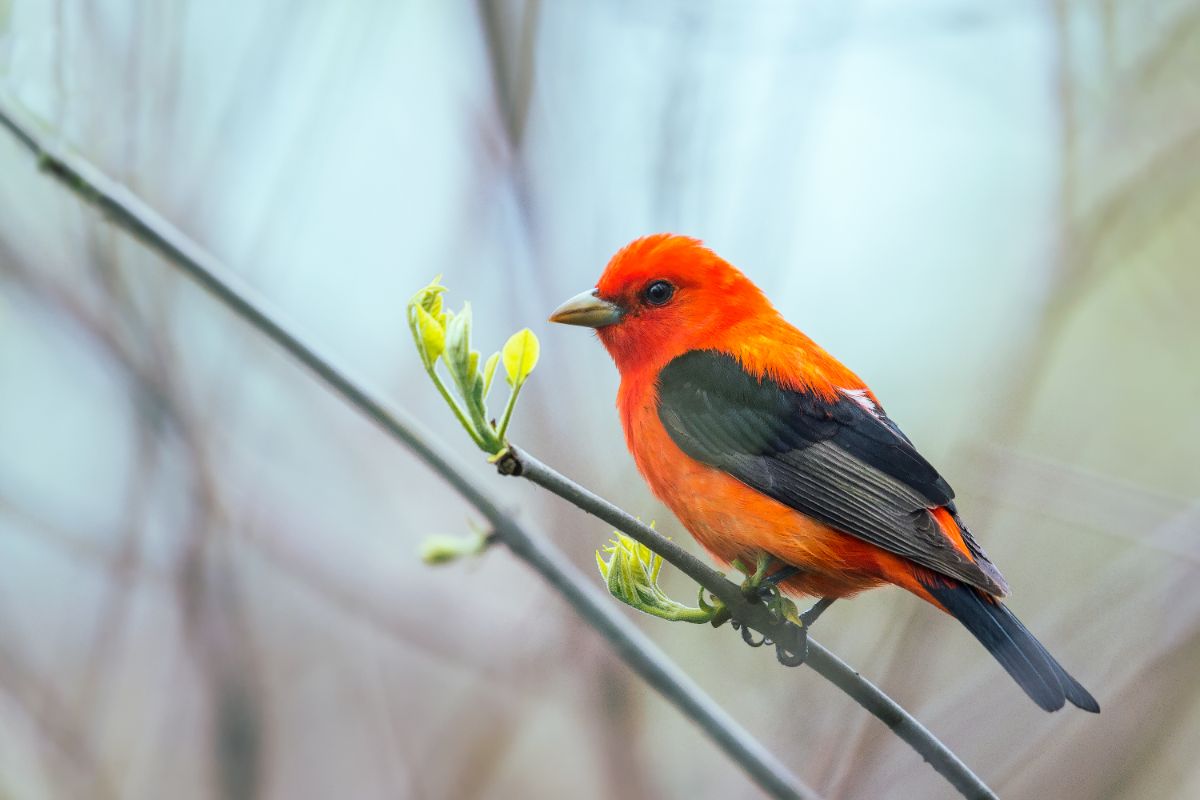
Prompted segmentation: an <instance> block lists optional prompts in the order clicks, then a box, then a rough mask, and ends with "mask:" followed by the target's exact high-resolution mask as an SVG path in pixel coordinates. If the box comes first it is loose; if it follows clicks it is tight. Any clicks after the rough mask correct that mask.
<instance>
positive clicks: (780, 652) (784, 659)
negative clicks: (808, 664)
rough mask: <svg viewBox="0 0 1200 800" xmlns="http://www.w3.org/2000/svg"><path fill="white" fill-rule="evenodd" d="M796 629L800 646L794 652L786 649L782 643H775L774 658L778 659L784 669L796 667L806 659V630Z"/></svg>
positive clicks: (801, 627)
mask: <svg viewBox="0 0 1200 800" xmlns="http://www.w3.org/2000/svg"><path fill="white" fill-rule="evenodd" d="M797 627H799V628H800V642H799V644H800V646H799V648H797V650H796V651H795V652H793V651H792V650H790V649H788V647H787V646H786V645H784V643H783V642H776V643H775V658H777V659H779V663H780V664H783V665H784V666H785V667H798V666H800V665H801V664H803V663H804V659H806V658H808V628H807V627H803V626H797Z"/></svg>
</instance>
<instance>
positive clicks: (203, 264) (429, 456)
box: [0, 108, 818, 800]
mask: <svg viewBox="0 0 1200 800" xmlns="http://www.w3.org/2000/svg"><path fill="white" fill-rule="evenodd" d="M0 126H3V127H6V128H8V129H9V130H11V131H12V132H13V134H14V135H15V136H16V138H17V140H18V141H19V142H21V143H22V144H23V145H25V146H26V147H27V148H28V149H29V150H31V151H32V152H33V153H34V154H35V155H36V156H37V158H38V161H39V164H40V165H41V166H42V168H43V169H44V170H45V171H46V172H48V173H49V174H50V175H52V176H53V177H54V178H56V179H58V180H59V181H61V182H62V183H63V184H64V185H66V186H67V187H68V188H69V189H71V190H72V191H73V192H75V193H76V194H78V195H79V196H80V197H81V198H83V199H84V200H86V201H87V202H89V203H91V204H93V205H95V206H96V207H97V208H99V209H100V210H101V211H102V212H103V213H104V214H105V216H107V217H108V218H109V219H110V220H111V221H112V222H113V223H114V224H115V225H117V226H118V227H120V228H123V229H125V230H126V231H128V232H130V233H132V234H133V235H135V236H136V237H137V238H138V239H140V240H141V241H142V242H143V243H144V244H146V245H147V246H148V247H149V248H151V249H152V250H154V251H155V252H157V253H159V254H160V255H161V256H162V257H163V258H165V259H166V260H167V261H168V262H169V263H170V264H172V265H174V266H175V267H177V268H179V269H180V270H182V271H183V272H185V273H186V274H187V275H188V276H189V277H191V278H192V279H193V280H195V281H196V282H197V283H199V284H200V285H201V286H202V287H203V288H204V289H205V290H207V291H208V292H209V293H210V294H212V295H213V296H214V297H216V298H217V299H218V300H220V301H221V302H222V303H223V304H224V305H225V306H227V307H228V308H229V309H230V310H231V311H232V312H233V313H234V314H236V315H237V316H238V317H240V318H242V319H243V320H244V321H246V322H248V323H249V324H250V325H251V326H253V327H254V328H255V329H257V330H258V331H259V332H260V333H262V334H264V335H266V336H267V337H268V338H270V339H271V340H272V341H274V342H275V343H276V344H277V345H279V346H280V347H282V348H283V349H284V350H286V351H287V352H288V353H289V354H290V355H292V356H293V357H294V358H296V359H297V360H298V361H300V362H301V363H302V364H304V366H306V367H308V369H309V370H311V371H312V372H313V373H314V374H315V375H316V376H317V377H318V378H319V379H320V380H321V381H323V382H324V383H325V384H326V385H327V386H328V387H329V388H331V389H332V390H333V391H334V392H335V393H336V394H338V395H340V396H341V397H342V398H343V399H344V400H346V401H347V402H348V403H350V404H351V405H352V406H354V407H355V408H356V409H358V410H359V412H361V413H362V414H363V415H365V416H366V417H367V418H369V419H370V420H371V421H372V422H374V423H375V424H376V425H378V426H379V427H380V428H382V429H383V430H384V431H385V432H386V433H387V434H388V435H389V436H391V437H392V438H393V439H395V440H396V441H399V442H400V443H402V444H404V445H405V446H406V447H408V448H409V449H410V450H411V451H412V452H413V453H414V454H415V455H416V456H417V457H418V458H420V459H421V460H422V461H424V462H425V464H426V465H427V466H429V467H430V468H431V469H433V470H434V471H435V472H437V473H438V474H439V475H440V476H442V478H444V479H445V480H446V481H447V482H448V483H449V484H450V485H451V486H452V487H453V488H454V489H455V491H457V492H458V493H459V494H460V495H461V496H462V497H463V499H465V500H466V501H467V502H468V503H470V504H471V505H472V506H474V507H475V509H476V510H478V511H479V513H480V514H481V515H483V517H484V518H486V519H487V520H488V522H489V523H490V524H491V526H492V530H493V532H494V533H495V535H496V536H497V537H498V538H499V539H500V540H501V541H503V542H504V543H505V544H506V545H508V547H509V549H510V550H511V551H512V552H513V553H515V554H516V555H517V556H519V557H520V558H521V559H522V560H524V561H525V562H526V563H528V564H529V565H530V566H532V567H533V568H534V569H535V570H536V571H537V572H539V573H540V574H541V575H542V577H543V578H545V579H546V581H547V582H548V583H550V584H551V585H552V586H553V587H554V588H555V589H557V590H558V591H559V593H560V594H562V595H563V597H564V598H565V599H566V600H567V602H568V603H570V605H571V606H572V607H573V608H574V609H575V611H576V612H577V613H579V615H580V616H581V617H582V618H583V619H584V620H585V621H586V622H587V623H588V624H589V625H590V626H591V627H592V628H593V629H594V630H596V631H597V632H598V633H600V634H601V635H602V636H603V637H604V638H605V639H607V640H608V641H609V643H610V644H611V645H612V646H613V648H614V650H615V651H616V653H617V655H618V656H619V657H620V658H621V660H623V661H624V662H625V663H626V664H627V665H628V666H629V667H630V668H631V669H633V670H634V672H636V673H637V674H638V675H639V676H640V677H641V678H642V679H643V680H645V681H646V682H647V683H648V684H650V685H651V686H652V687H653V688H654V689H655V690H656V691H658V692H659V693H660V694H662V695H663V697H665V698H666V699H667V700H669V701H670V702H672V703H673V704H674V705H675V706H676V707H678V708H679V709H680V710H681V711H682V712H683V713H684V714H686V715H687V716H688V717H689V718H691V719H692V721H693V722H695V723H696V724H697V726H699V728H700V729H701V730H702V731H704V733H705V734H707V735H708V736H709V738H711V739H712V740H713V741H714V742H715V743H716V744H717V745H718V746H719V747H720V748H721V749H723V750H724V751H725V752H726V753H727V754H728V755H729V756H730V758H732V759H733V760H734V761H735V762H736V763H737V764H738V765H739V766H740V767H741V768H742V769H743V770H745V771H746V773H747V774H748V775H749V776H750V777H751V779H753V780H754V781H755V783H757V784H758V785H759V786H760V787H761V788H762V789H763V790H764V791H765V792H766V793H767V794H768V795H769V796H771V797H774V798H780V800H807V799H808V798H817V796H818V795H817V794H816V793H815V792H814V791H813V790H812V789H810V788H809V787H807V786H805V785H804V784H803V783H802V782H801V781H800V779H799V778H797V777H795V776H794V775H792V774H791V773H790V772H788V770H787V768H786V767H784V766H783V764H781V763H780V762H779V761H778V760H777V759H776V758H775V757H774V756H772V755H771V754H770V753H769V752H767V750H766V749H765V748H764V747H763V746H762V744H761V743H759V742H758V741H757V740H756V739H755V738H754V737H753V736H751V735H750V733H749V732H748V731H746V730H745V729H744V728H743V727H741V726H740V725H739V724H738V723H737V722H736V721H735V720H734V719H733V718H732V717H730V716H729V715H728V714H727V713H726V712H725V711H724V709H722V708H721V707H720V706H719V705H717V704H716V702H715V701H713V699H712V698H710V697H709V696H708V695H707V694H705V693H704V691H703V690H702V689H701V688H700V687H699V686H698V685H697V684H696V683H695V682H694V681H692V679H691V678H690V677H688V676H687V675H686V674H685V673H684V672H683V671H682V670H680V669H679V667H678V666H677V665H676V664H675V663H674V662H673V661H671V660H670V659H669V658H667V656H666V655H665V654H664V653H663V652H662V651H661V650H660V649H659V648H658V647H657V645H655V644H654V643H653V642H652V641H651V640H650V639H649V638H648V637H647V636H646V635H645V634H643V633H642V632H641V631H639V630H638V629H637V628H636V627H635V626H633V624H632V623H630V621H629V620H628V619H627V618H626V617H625V616H623V614H622V613H621V612H620V611H619V610H618V607H617V606H616V604H615V603H613V602H612V601H611V600H610V599H609V598H608V597H607V596H606V595H604V594H602V593H601V592H600V591H599V590H598V589H597V588H595V586H594V585H593V583H592V582H591V581H589V580H588V579H587V578H586V577H584V576H583V575H582V574H581V573H580V572H579V570H578V569H577V568H576V567H575V566H574V565H573V564H571V562H570V561H568V560H567V558H566V557H565V556H564V555H563V554H562V553H561V552H559V551H558V550H557V549H556V548H555V547H554V546H553V545H551V544H550V543H549V542H547V541H545V540H544V539H542V538H541V537H540V536H538V535H536V534H534V533H533V532H532V531H530V530H528V529H526V528H525V527H524V526H522V525H521V524H520V523H518V522H517V521H516V520H515V519H513V518H511V517H510V516H508V515H507V514H506V513H504V512H503V511H501V510H500V508H499V507H498V506H497V505H496V503H494V502H493V501H492V500H491V498H490V497H489V496H488V495H487V494H486V493H485V491H484V490H483V489H482V488H481V487H480V486H478V485H477V484H476V483H475V481H474V480H473V479H472V478H470V477H469V476H468V473H467V472H466V471H465V470H463V469H461V468H459V467H456V466H455V465H453V464H452V463H451V462H450V460H449V457H448V456H447V455H445V451H446V448H444V447H442V446H441V445H440V444H439V443H436V442H435V441H434V440H433V439H432V437H430V436H429V435H428V434H427V433H425V432H424V431H423V429H422V427H421V425H420V423H418V422H417V421H416V420H415V419H413V418H411V417H410V416H409V415H408V414H407V413H406V412H404V411H402V410H401V409H398V408H394V407H389V406H387V405H386V404H385V403H384V402H383V401H381V400H378V399H376V398H375V397H374V396H373V395H372V394H371V393H370V392H369V391H368V390H367V389H365V388H363V384H362V383H360V382H358V381H355V380H353V379H351V378H350V377H348V376H347V375H346V374H345V373H343V372H342V371H341V370H339V369H338V368H336V367H334V366H333V364H332V363H331V362H330V361H329V360H327V359H326V358H324V357H323V356H321V355H319V354H318V353H317V352H316V351H315V350H314V349H312V348H311V347H309V346H308V345H306V344H304V343H303V342H301V341H300V339H298V338H297V337H296V336H294V335H293V334H292V333H290V332H289V331H288V330H287V329H286V328H285V327H284V326H283V325H282V324H281V323H279V322H278V321H276V318H275V316H274V315H273V314H271V313H270V312H268V311H266V310H265V308H264V307H263V305H262V304H261V303H260V302H259V301H257V300H255V299H252V298H251V294H250V292H249V291H248V290H247V289H246V288H245V287H242V286H237V285H235V284H236V279H235V278H234V277H233V276H231V275H230V274H229V272H228V270H227V269H226V268H225V267H224V266H223V265H221V264H220V263H219V262H218V261H217V260H216V258H214V257H213V256H212V255H210V254H209V253H207V252H206V251H204V250H203V249H202V248H201V247H200V246H199V245H197V244H196V243H195V242H193V241H191V240H190V239H189V238H187V236H185V235H184V234H183V233H182V232H181V231H180V230H179V229H178V228H176V227H175V226H173V225H172V224H171V223H169V222H168V221H167V220H165V219H163V218H162V217H161V216H160V215H159V214H158V213H157V212H155V211H154V210H153V209H152V208H150V207H149V206H147V205H146V204H145V203H143V202H142V201H141V200H140V199H138V198H137V197H136V196H135V195H133V194H132V193H131V192H129V190H128V189H126V188H125V187H124V186H122V185H120V184H119V183H116V182H115V181H113V180H111V179H110V178H108V177H107V176H105V175H103V174H102V173H100V172H99V171H98V170H97V169H96V168H95V167H93V166H92V165H91V164H89V163H88V162H86V161H84V160H83V159H79V158H76V157H74V156H71V155H67V154H65V153H63V152H60V151H59V150H57V149H56V148H53V147H52V146H50V145H49V144H48V143H47V142H45V141H43V140H41V139H40V138H39V137H38V136H37V135H36V134H35V133H33V132H32V131H31V130H30V129H29V128H28V127H26V126H24V125H22V124H21V123H19V122H17V121H16V120H15V118H14V117H13V116H12V115H11V114H9V112H8V111H7V110H6V109H3V108H0Z"/></svg>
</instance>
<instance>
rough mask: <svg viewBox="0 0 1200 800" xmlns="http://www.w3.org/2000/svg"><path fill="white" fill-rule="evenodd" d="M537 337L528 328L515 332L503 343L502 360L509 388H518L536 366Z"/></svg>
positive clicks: (538, 348)
mask: <svg viewBox="0 0 1200 800" xmlns="http://www.w3.org/2000/svg"><path fill="white" fill-rule="evenodd" d="M540 349H541V348H540V347H539V345H538V340H537V337H536V336H534V335H533V331H531V330H529V328H525V329H524V330H520V331H517V332H516V333H514V334H513V335H512V336H510V337H509V339H508V341H507V342H505V343H504V350H503V355H502V358H503V360H504V372H505V374H506V376H507V379H508V385H509V386H514V387H516V386H520V385H521V384H522V383H524V382H525V379H526V378H528V377H529V373H531V372H533V368H534V367H536V366H537V361H538V353H539V352H540Z"/></svg>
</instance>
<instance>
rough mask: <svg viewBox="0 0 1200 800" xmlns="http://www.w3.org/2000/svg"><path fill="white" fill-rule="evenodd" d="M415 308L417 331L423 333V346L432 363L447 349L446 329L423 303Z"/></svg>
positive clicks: (428, 359)
mask: <svg viewBox="0 0 1200 800" xmlns="http://www.w3.org/2000/svg"><path fill="white" fill-rule="evenodd" d="M413 309H414V310H415V312H416V315H417V331H418V332H419V333H420V334H421V348H422V350H423V351H424V354H425V358H426V360H427V361H428V363H430V364H432V363H433V362H435V361H437V360H438V356H440V355H441V354H442V351H444V350H445V349H446V331H445V330H444V329H443V328H442V326H441V325H440V324H439V323H438V321H437V318H436V317H434V316H433V315H432V314H431V313H430V312H428V311H426V310H425V307H424V306H423V305H416V306H413Z"/></svg>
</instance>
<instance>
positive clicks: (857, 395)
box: [838, 389, 879, 416]
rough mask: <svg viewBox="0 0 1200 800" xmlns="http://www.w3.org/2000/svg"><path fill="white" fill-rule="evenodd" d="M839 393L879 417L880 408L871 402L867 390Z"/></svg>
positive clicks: (849, 390)
mask: <svg viewBox="0 0 1200 800" xmlns="http://www.w3.org/2000/svg"><path fill="white" fill-rule="evenodd" d="M838 391H839V392H841V393H842V394H844V395H846V397H849V398H850V399H851V400H853V401H854V402H856V403H858V404H859V405H860V406H862V407H863V408H864V409H865V410H866V411H869V412H871V413H872V414H874V415H876V416H878V415H879V406H877V405H875V403H874V402H873V401H872V400H871V398H870V396H869V395H868V394H867V390H866V389H838Z"/></svg>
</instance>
